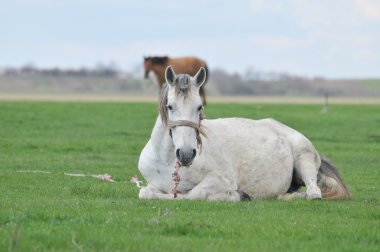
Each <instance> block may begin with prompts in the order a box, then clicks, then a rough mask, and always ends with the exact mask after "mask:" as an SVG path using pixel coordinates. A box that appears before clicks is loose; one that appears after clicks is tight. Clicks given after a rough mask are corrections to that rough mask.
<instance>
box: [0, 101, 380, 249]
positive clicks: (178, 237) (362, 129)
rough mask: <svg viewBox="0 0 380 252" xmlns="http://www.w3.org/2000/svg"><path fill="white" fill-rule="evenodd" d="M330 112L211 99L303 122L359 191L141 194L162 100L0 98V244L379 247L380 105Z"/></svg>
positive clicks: (232, 108)
mask: <svg viewBox="0 0 380 252" xmlns="http://www.w3.org/2000/svg"><path fill="white" fill-rule="evenodd" d="M320 111H321V106H318V105H281V104H278V105H270V104H263V105H259V104H239V105H238V104H229V105H228V104H211V105H209V106H208V107H207V108H206V109H205V113H206V116H207V117H208V118H217V117H225V116H240V117H248V118H265V117H273V118H276V119H278V120H280V121H282V122H284V123H286V124H287V125H289V126H291V127H293V128H295V129H297V130H299V131H301V132H303V133H304V134H305V135H306V136H307V137H308V138H309V139H311V140H312V142H313V143H314V144H315V146H316V147H317V149H318V150H319V152H320V153H321V154H322V155H325V156H328V157H329V158H330V159H331V160H332V161H333V162H334V163H335V164H336V165H337V167H338V168H339V170H340V172H341V174H342V176H343V178H344V179H345V182H346V183H347V185H348V188H349V190H350V191H351V193H352V199H351V200H346V201H337V202H328V201H323V200H322V201H304V200H293V201H289V202H283V201H277V200H260V201H251V202H239V203H230V202H201V201H175V200H173V201H154V200H152V201H142V200H138V198H137V196H138V188H137V187H135V186H134V185H132V184H130V183H128V181H129V180H130V178H131V177H132V176H134V175H136V174H138V170H137V161H138V157H139V153H140V151H141V149H142V148H143V146H144V145H145V143H146V141H147V140H148V138H149V136H150V131H151V129H152V127H153V123H154V121H155V119H156V115H157V109H156V105H155V104H151V103H145V104H144V103H140V104H138V103H49V102H0V251H275V250H277V251H278V250H281V251H379V248H380V167H379V166H380V106H379V105H331V107H330V112H329V113H327V114H321V113H320ZM25 170H38V171H45V172H49V173H29V172H20V171H25ZM64 172H68V173H86V174H104V173H108V174H111V175H113V177H114V179H115V180H116V181H117V182H115V183H111V182H104V181H99V180H96V179H94V178H90V177H68V176H64V174H63V173H64Z"/></svg>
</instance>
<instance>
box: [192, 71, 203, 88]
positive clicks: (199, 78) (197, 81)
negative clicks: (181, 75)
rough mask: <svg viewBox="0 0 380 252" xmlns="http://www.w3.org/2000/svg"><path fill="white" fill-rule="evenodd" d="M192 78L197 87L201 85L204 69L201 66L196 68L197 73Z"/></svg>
mask: <svg viewBox="0 0 380 252" xmlns="http://www.w3.org/2000/svg"><path fill="white" fill-rule="evenodd" d="M194 79H195V85H196V86H197V87H201V86H202V85H203V84H204V83H205V81H206V69H204V68H203V67H201V68H200V69H199V70H198V72H197V74H196V75H195V76H194Z"/></svg>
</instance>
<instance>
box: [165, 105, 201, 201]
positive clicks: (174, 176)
mask: <svg viewBox="0 0 380 252" xmlns="http://www.w3.org/2000/svg"><path fill="white" fill-rule="evenodd" d="M204 118H205V115H204V114H203V112H201V113H200V114H199V126H198V127H199V129H200V128H201V121H202V120H203V119H204ZM190 127H191V126H190ZM199 129H195V130H196V131H197V143H198V148H200V150H201V152H202V139H201V134H200V132H199ZM170 133H171V132H170ZM202 133H203V132H202ZM203 135H204V136H206V134H204V133H203ZM179 168H181V163H180V162H179V161H178V160H177V161H176V162H175V166H174V170H173V172H172V179H173V181H174V187H173V189H172V193H173V197H174V198H177V195H178V193H180V191H178V189H177V188H178V185H179V182H180V181H181V178H180V176H179V173H178V172H179Z"/></svg>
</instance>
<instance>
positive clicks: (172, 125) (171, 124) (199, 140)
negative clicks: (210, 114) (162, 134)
mask: <svg viewBox="0 0 380 252" xmlns="http://www.w3.org/2000/svg"><path fill="white" fill-rule="evenodd" d="M203 118H204V115H203V113H201V114H200V115H199V122H198V123H195V122H192V121H188V120H178V121H168V127H169V134H170V136H172V128H175V127H177V126H187V127H191V128H193V129H195V132H196V133H197V137H196V138H197V144H198V148H200V149H201V150H202V138H201V135H202V136H204V137H206V138H207V136H206V132H205V131H204V129H203V127H202V125H201V121H202V120H203Z"/></svg>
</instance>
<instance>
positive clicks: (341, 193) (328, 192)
mask: <svg viewBox="0 0 380 252" xmlns="http://www.w3.org/2000/svg"><path fill="white" fill-rule="evenodd" d="M318 187H319V188H320V189H321V191H322V198H323V199H327V200H337V199H348V198H350V197H351V195H350V193H349V192H348V190H347V187H346V185H345V184H344V182H343V180H342V178H341V176H340V175H339V172H338V170H337V169H336V167H335V166H334V165H333V164H332V163H331V162H330V161H329V160H328V159H327V158H325V157H322V158H321V166H320V168H319V171H318Z"/></svg>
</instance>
